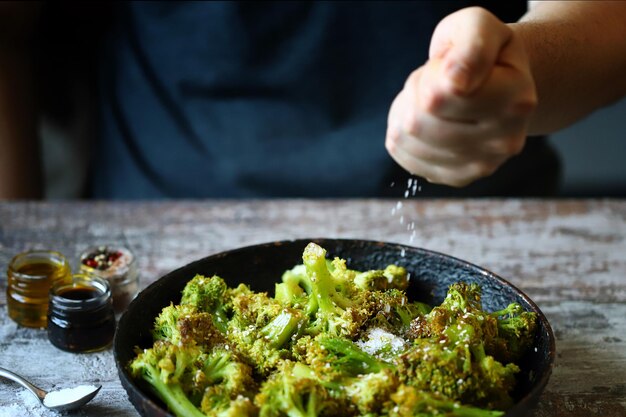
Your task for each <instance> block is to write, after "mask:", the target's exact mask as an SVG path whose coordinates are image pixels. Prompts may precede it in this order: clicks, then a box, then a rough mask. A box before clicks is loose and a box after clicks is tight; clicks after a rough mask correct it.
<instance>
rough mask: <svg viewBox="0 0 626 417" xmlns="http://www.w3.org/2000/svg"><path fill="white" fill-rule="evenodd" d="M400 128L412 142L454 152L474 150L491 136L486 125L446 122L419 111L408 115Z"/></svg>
mask: <svg viewBox="0 0 626 417" xmlns="http://www.w3.org/2000/svg"><path fill="white" fill-rule="evenodd" d="M400 126H401V128H400V129H401V131H402V132H405V133H406V134H407V136H410V138H412V139H413V140H414V141H417V140H419V141H422V142H426V143H428V144H429V145H431V146H435V147H440V148H446V149H449V150H451V151H456V152H460V151H466V150H467V149H468V148H469V149H471V148H475V147H476V146H477V144H478V143H480V141H482V140H484V139H485V138H487V137H489V136H490V134H491V132H489V130H488V128H490V126H487V125H486V124H478V123H464V122H458V121H453V120H446V119H441V118H438V117H436V116H433V115H432V114H429V113H426V112H419V111H417V112H411V113H408V114H407V115H406V116H405V119H404V121H403V123H402V124H401V125H400ZM410 138H409V139H410Z"/></svg>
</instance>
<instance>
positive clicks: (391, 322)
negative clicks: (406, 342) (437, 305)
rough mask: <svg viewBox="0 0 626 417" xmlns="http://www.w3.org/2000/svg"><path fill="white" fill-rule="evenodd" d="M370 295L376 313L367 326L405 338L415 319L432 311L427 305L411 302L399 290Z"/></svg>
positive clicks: (376, 292) (377, 292)
mask: <svg viewBox="0 0 626 417" xmlns="http://www.w3.org/2000/svg"><path fill="white" fill-rule="evenodd" d="M370 294H371V295H370V299H371V301H372V303H373V304H374V311H376V313H375V315H374V316H373V317H372V318H371V319H370V320H369V321H368V323H367V326H368V327H370V328H371V327H380V328H383V329H385V330H387V331H388V332H390V333H393V334H395V335H398V336H403V337H404V336H405V335H406V333H407V332H408V331H409V329H410V326H411V323H412V322H413V320H414V319H415V318H417V317H419V316H420V315H425V314H428V313H429V312H430V311H431V307H430V306H428V305H427V304H424V303H420V302H409V300H408V298H407V296H406V294H405V293H404V292H403V291H400V290H398V289H390V290H387V291H372V292H371V293H370Z"/></svg>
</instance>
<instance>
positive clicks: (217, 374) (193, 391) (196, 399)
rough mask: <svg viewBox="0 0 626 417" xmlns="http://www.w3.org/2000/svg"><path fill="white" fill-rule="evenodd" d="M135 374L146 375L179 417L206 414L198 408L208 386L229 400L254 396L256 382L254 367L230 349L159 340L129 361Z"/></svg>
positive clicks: (140, 376) (160, 396) (147, 380)
mask: <svg viewBox="0 0 626 417" xmlns="http://www.w3.org/2000/svg"><path fill="white" fill-rule="evenodd" d="M130 370H131V373H132V375H133V376H134V377H136V378H143V379H144V380H145V381H146V382H148V383H149V384H150V385H151V386H152V388H153V389H154V391H155V393H156V394H157V395H158V396H159V398H161V399H162V400H163V402H164V403H165V404H167V406H168V407H169V408H170V410H172V411H173V412H174V414H176V415H177V416H181V417H182V416H203V415H204V414H203V413H202V412H201V411H200V410H199V407H201V404H202V401H203V399H202V397H203V396H205V395H206V394H204V393H205V391H206V390H207V389H208V388H216V387H219V388H217V389H220V390H221V391H222V392H224V393H225V395H227V398H229V399H235V398H237V397H238V396H246V395H251V393H252V392H254V390H255V386H256V383H255V381H254V379H253V377H252V369H251V368H250V367H249V366H248V365H246V364H245V363H243V362H240V361H239V360H238V358H237V357H236V355H235V354H234V353H233V352H232V351H230V349H229V348H228V347H227V346H226V345H224V346H217V347H213V349H212V350H211V351H210V352H208V353H207V352H204V351H203V349H202V348H201V347H200V346H197V345H184V346H178V345H174V344H172V343H169V342H167V341H157V342H155V343H154V345H153V347H152V348H151V349H145V350H144V351H142V352H140V353H139V354H138V355H137V357H136V358H135V359H134V360H133V361H132V362H131V363H130Z"/></svg>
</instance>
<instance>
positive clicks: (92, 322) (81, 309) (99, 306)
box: [48, 274, 115, 352]
mask: <svg viewBox="0 0 626 417" xmlns="http://www.w3.org/2000/svg"><path fill="white" fill-rule="evenodd" d="M114 333H115V314H114V313H113V303H112V298H111V287H110V286H109V283H108V281H107V280H105V279H102V278H99V277H96V276H93V275H85V274H76V275H74V276H73V277H72V279H71V281H70V283H57V284H55V285H53V286H52V289H51V290H50V308H49V309H48V340H50V342H51V343H52V344H53V345H54V346H56V347H57V348H59V349H62V350H66V351H69V352H95V351H98V350H102V349H106V348H107V347H108V346H110V345H111V342H112V341H113V335H114Z"/></svg>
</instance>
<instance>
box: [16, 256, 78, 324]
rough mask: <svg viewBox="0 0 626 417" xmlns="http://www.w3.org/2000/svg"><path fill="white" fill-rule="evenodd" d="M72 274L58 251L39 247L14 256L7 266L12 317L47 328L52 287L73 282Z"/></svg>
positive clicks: (20, 321) (67, 263)
mask: <svg viewBox="0 0 626 417" xmlns="http://www.w3.org/2000/svg"><path fill="white" fill-rule="evenodd" d="M71 276H72V273H71V271H70V265H69V262H68V261H67V259H66V258H65V256H63V255H62V254H60V253H59V252H54V251H46V250H36V251H28V252H23V253H20V254H19V255H17V256H15V257H14V258H13V259H12V260H11V262H10V263H9V267H8V268H7V278H8V279H7V291H6V294H7V309H8V312H9V317H11V319H13V320H14V321H15V322H17V323H18V324H20V325H22V326H25V327H39V328H45V327H46V317H47V313H48V296H49V293H50V288H51V287H52V286H53V285H54V284H57V283H67V282H69V281H70V279H71Z"/></svg>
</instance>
